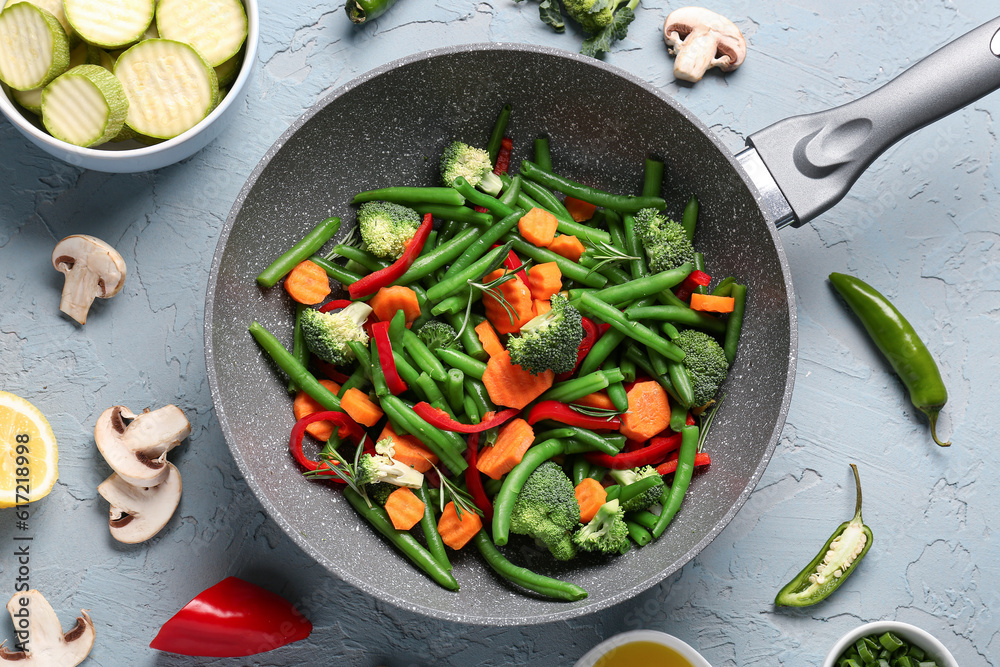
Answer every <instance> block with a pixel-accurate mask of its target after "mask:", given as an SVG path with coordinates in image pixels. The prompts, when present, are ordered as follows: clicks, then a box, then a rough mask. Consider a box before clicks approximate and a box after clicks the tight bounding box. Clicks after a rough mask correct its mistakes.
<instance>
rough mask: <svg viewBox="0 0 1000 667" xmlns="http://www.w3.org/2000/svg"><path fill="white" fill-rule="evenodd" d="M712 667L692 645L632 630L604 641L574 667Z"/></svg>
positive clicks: (660, 633)
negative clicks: (650, 666)
mask: <svg viewBox="0 0 1000 667" xmlns="http://www.w3.org/2000/svg"><path fill="white" fill-rule="evenodd" d="M635 665H656V667H712V665H710V664H709V662H708V660H705V658H703V657H702V655H701V654H700V653H698V651H696V650H694V649H693V648H692V647H691V646H690V645H689V644H687V643H685V642H683V641H681V640H680V639H678V638H677V637H674V636H673V635H668V634H667V633H665V632H658V631H656V630H632V631H630V632H623V633H621V634H618V635H615V636H613V637H611V638H609V639H606V640H604V641H603V642H601V643H600V644H598V645H597V646H595V647H594V648H592V649H590V650H589V651H587V653H586V655H584V656H583V657H582V658H580V659H579V660H578V661H577V662H576V664H575V665H574V666H573V667H635Z"/></svg>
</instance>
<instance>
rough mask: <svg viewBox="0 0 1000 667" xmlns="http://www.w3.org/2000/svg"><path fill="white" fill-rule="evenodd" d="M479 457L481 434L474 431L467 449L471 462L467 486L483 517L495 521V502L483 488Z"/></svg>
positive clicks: (468, 461) (466, 471) (469, 461)
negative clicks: (478, 464)
mask: <svg viewBox="0 0 1000 667" xmlns="http://www.w3.org/2000/svg"><path fill="white" fill-rule="evenodd" d="M478 458H479V434H478V433H473V434H472V436H471V437H470V438H469V442H468V447H467V448H466V450H465V460H466V462H467V463H468V464H469V467H468V468H466V469H465V487H466V488H467V489H468V490H469V495H470V496H472V502H474V503H475V504H476V507H478V508H479V509H480V510H481V511H482V513H483V518H484V519H486V521H487V522H490V521H493V503H491V502H490V498H489V496H487V495H486V489H484V488H483V477H482V475H481V474H480V472H479V469H478V468H477V467H476V461H477V460H478Z"/></svg>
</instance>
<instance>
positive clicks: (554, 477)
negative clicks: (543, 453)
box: [510, 461, 580, 560]
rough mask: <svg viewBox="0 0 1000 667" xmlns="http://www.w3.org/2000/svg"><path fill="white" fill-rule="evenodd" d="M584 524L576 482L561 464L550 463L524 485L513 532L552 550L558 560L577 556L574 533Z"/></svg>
mask: <svg viewBox="0 0 1000 667" xmlns="http://www.w3.org/2000/svg"><path fill="white" fill-rule="evenodd" d="M579 523H580V504H579V503H578V502H577V501H576V495H574V493H573V482H572V481H571V480H570V478H569V477H567V476H566V473H564V472H563V469H562V468H561V467H559V465H558V464H556V463H554V462H552V461H546V462H545V463H543V464H542V465H540V466H538V467H537V468H536V469H535V471H534V472H533V473H531V476H529V477H528V479H527V480H526V481H525V482H524V486H523V487H522V488H521V492H520V493H519V494H518V495H517V500H516V501H515V502H514V507H513V509H512V511H511V515H510V530H511V532H513V533H517V534H519V535H528V536H530V537H534V538H535V539H536V540H538V541H540V542H542V543H543V544H544V545H545V546H547V547H548V548H549V551H551V552H552V555H553V556H554V557H555V558H556V559H557V560H569V559H571V558H573V557H574V556H575V555H576V547H575V546H574V545H573V539H572V533H573V530H574V529H575V528H576V526H577V524H579Z"/></svg>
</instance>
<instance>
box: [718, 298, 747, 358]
mask: <svg viewBox="0 0 1000 667" xmlns="http://www.w3.org/2000/svg"><path fill="white" fill-rule="evenodd" d="M733 299H735V301H736V303H735V305H734V307H733V312H731V313H729V319H728V320H727V321H726V342H725V344H724V345H723V346H722V349H723V350H725V352H726V359H727V360H729V364H730V365H732V363H733V362H734V361H736V346H737V345H738V344H739V342H740V330H741V329H742V328H743V311H744V309H745V308H746V300H747V286H746V285H739V284H735V285H733Z"/></svg>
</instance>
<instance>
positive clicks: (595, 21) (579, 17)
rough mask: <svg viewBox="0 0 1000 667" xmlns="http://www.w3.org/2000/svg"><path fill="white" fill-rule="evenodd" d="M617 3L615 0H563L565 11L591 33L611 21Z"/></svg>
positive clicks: (598, 30)
mask: <svg viewBox="0 0 1000 667" xmlns="http://www.w3.org/2000/svg"><path fill="white" fill-rule="evenodd" d="M617 5H618V2H617V1H616V0H563V7H565V8H566V13H567V14H569V15H570V17H571V18H572V19H573V20H574V21H576V22H577V23H579V24H580V25H581V26H582V27H583V29H584V30H586V31H587V32H589V33H591V34H594V33H598V32H600V31H601V30H603V29H604V28H605V27H607V26H608V24H610V23H611V19H612V18H614V12H615V7H616V6H617Z"/></svg>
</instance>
